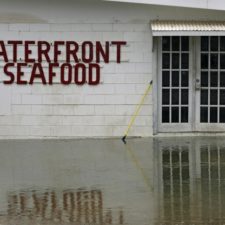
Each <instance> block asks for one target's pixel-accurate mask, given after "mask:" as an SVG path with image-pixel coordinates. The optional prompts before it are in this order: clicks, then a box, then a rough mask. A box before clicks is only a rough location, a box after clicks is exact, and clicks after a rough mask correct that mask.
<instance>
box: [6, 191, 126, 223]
mask: <svg viewBox="0 0 225 225" xmlns="http://www.w3.org/2000/svg"><path fill="white" fill-rule="evenodd" d="M103 201H104V199H103V195H102V192H101V191H100V190H91V191H87V190H84V189H79V190H76V191H73V190H68V191H64V192H63V193H57V192H56V191H46V192H44V193H40V192H36V191H32V192H21V193H19V194H15V193H13V194H10V195H9V196H8V216H9V217H10V218H13V217H14V218H15V219H16V220H17V219H18V218H17V217H18V216H20V215H22V216H23V218H24V217H26V218H29V219H32V220H33V221H35V220H36V219H38V218H40V217H41V218H42V219H44V220H46V221H59V222H69V223H73V224H74V222H75V223H77V224H102V225H103V224H124V215H123V210H122V209H118V211H117V212H112V210H111V209H105V208H104V204H103Z"/></svg>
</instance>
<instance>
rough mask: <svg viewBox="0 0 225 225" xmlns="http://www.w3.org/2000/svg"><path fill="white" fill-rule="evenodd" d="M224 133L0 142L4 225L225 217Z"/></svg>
mask: <svg viewBox="0 0 225 225" xmlns="http://www.w3.org/2000/svg"><path fill="white" fill-rule="evenodd" d="M224 210H225V138H223V137H221V138H220V137H217V138H215V137H189V138H187V137H180V138H148V139H145V138H143V139H130V140H128V143H127V145H124V144H123V143H122V142H121V140H65V141H62V140H57V141H56V140H45V141H41V140H30V141H15V140H9V141H0V224H1V225H37V224H39V225H59V224H60V225H72V224H73V225H108V224H113V225H119V224H124V225H169V224H171V225H183V224H184V225H195V224H196V225H199V224H202V225H203V224H204V225H205V224H212V225H219V224H221V225H222V224H225V213H224Z"/></svg>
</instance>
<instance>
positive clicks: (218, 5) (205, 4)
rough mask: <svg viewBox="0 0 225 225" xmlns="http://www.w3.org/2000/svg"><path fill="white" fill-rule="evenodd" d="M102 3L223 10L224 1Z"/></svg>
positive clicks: (177, 0) (126, 0) (114, 0)
mask: <svg viewBox="0 0 225 225" xmlns="http://www.w3.org/2000/svg"><path fill="white" fill-rule="evenodd" d="M104 1H108V2H123V3H136V4H150V5H162V6H175V7H188V8H196V9H211V10H225V1H222V0H188V1H187V0H104Z"/></svg>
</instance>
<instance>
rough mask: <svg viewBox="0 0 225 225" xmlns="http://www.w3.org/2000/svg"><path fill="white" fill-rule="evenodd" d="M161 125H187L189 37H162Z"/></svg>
mask: <svg viewBox="0 0 225 225" xmlns="http://www.w3.org/2000/svg"><path fill="white" fill-rule="evenodd" d="M161 49H162V51H161V54H162V55H161V57H162V58H161V59H162V65H161V75H160V76H161V103H162V105H161V121H160V122H161V123H163V124H174V123H181V124H185V123H189V122H190V121H189V85H190V84H189V76H190V71H189V64H190V63H189V37H178V36H173V37H162V46H161Z"/></svg>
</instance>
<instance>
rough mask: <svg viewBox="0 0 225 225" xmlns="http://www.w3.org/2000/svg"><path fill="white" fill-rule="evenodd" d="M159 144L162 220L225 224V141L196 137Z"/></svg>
mask: <svg viewBox="0 0 225 225" xmlns="http://www.w3.org/2000/svg"><path fill="white" fill-rule="evenodd" d="M156 142H157V143H156V145H157V146H158V149H157V150H158V152H157V153H156V154H157V157H158V160H159V161H158V162H160V163H159V167H158V169H157V171H158V175H159V179H160V181H159V183H160V184H161V188H159V190H160V193H159V201H160V206H161V209H162V210H161V215H160V218H159V220H160V221H164V222H165V223H166V222H168V223H171V222H173V223H174V222H182V221H183V222H186V223H187V222H189V223H191V222H195V224H198V222H201V221H211V222H215V221H217V222H218V221H225V218H224V217H223V215H222V212H223V211H224V209H225V198H224V197H225V189H224V188H223V186H224V184H225V180H224V178H225V142H218V141H213V140H211V139H210V140H208V141H207V140H205V139H194V138H193V139H190V140H189V141H183V142H182V141H180V142H174V140H173V141H171V142H170V141H168V140H167V141H156ZM216 224H219V223H216Z"/></svg>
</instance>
